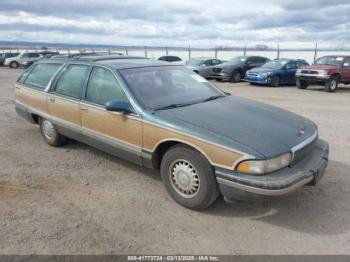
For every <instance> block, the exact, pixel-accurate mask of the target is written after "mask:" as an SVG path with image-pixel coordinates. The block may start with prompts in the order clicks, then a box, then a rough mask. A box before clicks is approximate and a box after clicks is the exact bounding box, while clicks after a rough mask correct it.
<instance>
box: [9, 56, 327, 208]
mask: <svg viewBox="0 0 350 262" xmlns="http://www.w3.org/2000/svg"><path fill="white" fill-rule="evenodd" d="M15 107H16V111H17V112H18V114H19V115H21V116H23V117H24V118H25V119H27V120H28V121H29V122H31V123H33V124H38V125H39V127H40V130H41V133H42V135H43V138H44V139H45V141H46V142H47V143H48V144H49V145H52V146H60V145H62V144H63V143H65V142H66V141H67V138H71V139H74V140H77V141H80V142H83V143H86V144H89V145H91V146H93V147H96V148H99V149H101V150H103V151H106V152H109V153H111V154H113V155H115V156H118V157H120V158H123V159H126V160H129V161H132V162H134V163H137V164H139V165H142V166H145V167H149V168H154V169H160V173H161V177H162V180H163V183H164V185H165V187H166V189H167V191H168V193H169V194H170V196H171V197H172V198H173V199H174V200H175V201H176V202H178V203H179V204H181V205H183V206H185V207H187V208H191V209H196V210H201V209H204V208H206V207H208V206H209V205H210V204H212V203H213V202H214V201H215V200H216V199H217V198H218V197H219V196H220V195H222V196H224V197H225V198H226V199H245V200H260V199H269V198H273V197H276V196H279V195H284V194H288V193H290V192H292V191H294V190H296V189H298V188H300V187H302V186H304V185H315V184H316V183H317V182H318V181H319V179H320V178H321V177H322V175H323V174H324V170H325V168H326V166H327V162H328V151H329V147H328V144H327V143H326V142H325V141H322V140H320V139H319V138H318V131H317V126H316V125H315V124H314V123H313V122H312V121H310V120H308V119H306V118H304V117H301V116H298V115H296V114H293V113H290V112H288V111H285V110H283V109H279V108H276V107H272V106H269V105H265V104H262V103H258V102H254V101H250V100H247V99H243V98H240V97H236V96H234V95H230V94H227V93H224V92H222V91H221V90H219V89H218V88H216V87H215V86H214V85H212V84H211V83H209V82H208V81H207V80H205V79H204V78H202V77H201V76H199V75H198V74H196V73H194V72H193V71H191V70H189V69H186V68H185V67H183V66H178V65H171V64H169V63H165V62H161V61H151V60H147V59H138V58H128V57H122V58H119V59H118V58H113V57H86V58H84V59H78V60H74V59H71V60H69V59H68V60H63V59H57V60H55V59H51V60H41V61H40V62H38V63H36V64H34V65H32V66H31V67H30V68H29V69H28V70H26V71H25V72H24V73H23V74H22V75H21V76H20V78H19V79H18V80H17V82H16V90H15Z"/></svg>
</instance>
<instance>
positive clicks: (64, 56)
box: [50, 52, 123, 59]
mask: <svg viewBox="0 0 350 262" xmlns="http://www.w3.org/2000/svg"><path fill="white" fill-rule="evenodd" d="M108 55H114V56H123V54H122V53H113V52H84V53H74V54H59V55H53V56H51V57H50V58H54V59H56V58H59V59H60V58H62V59H66V58H79V57H84V56H108Z"/></svg>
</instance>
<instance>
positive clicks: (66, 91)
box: [55, 65, 89, 98]
mask: <svg viewBox="0 0 350 262" xmlns="http://www.w3.org/2000/svg"><path fill="white" fill-rule="evenodd" d="M88 68H89V66H87V65H69V66H67V67H66V69H65V70H64V72H63V73H62V75H61V76H60V78H59V79H58V81H57V84H56V89H55V92H56V93H58V94H62V95H65V96H69V97H73V98H80V94H81V87H82V84H83V82H84V80H85V76H86V73H87V70H88Z"/></svg>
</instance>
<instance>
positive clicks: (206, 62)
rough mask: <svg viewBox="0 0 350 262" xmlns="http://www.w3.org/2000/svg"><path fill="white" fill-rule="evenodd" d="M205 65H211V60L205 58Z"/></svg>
mask: <svg viewBox="0 0 350 262" xmlns="http://www.w3.org/2000/svg"><path fill="white" fill-rule="evenodd" d="M204 64H205V66H211V65H213V63H212V60H207V61H205V63H204Z"/></svg>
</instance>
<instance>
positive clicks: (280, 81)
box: [244, 58, 309, 87]
mask: <svg viewBox="0 0 350 262" xmlns="http://www.w3.org/2000/svg"><path fill="white" fill-rule="evenodd" d="M307 65H309V64H308V63H307V62H306V61H305V60H294V59H286V58H282V59H275V60H272V61H270V62H267V63H266V64H264V65H263V66H261V67H257V68H253V69H251V70H248V71H247V73H246V75H245V78H244V81H247V82H250V83H255V84H263V85H269V86H273V87H277V86H279V85H295V83H296V80H295V74H296V72H297V69H298V68H300V67H303V66H307Z"/></svg>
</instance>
